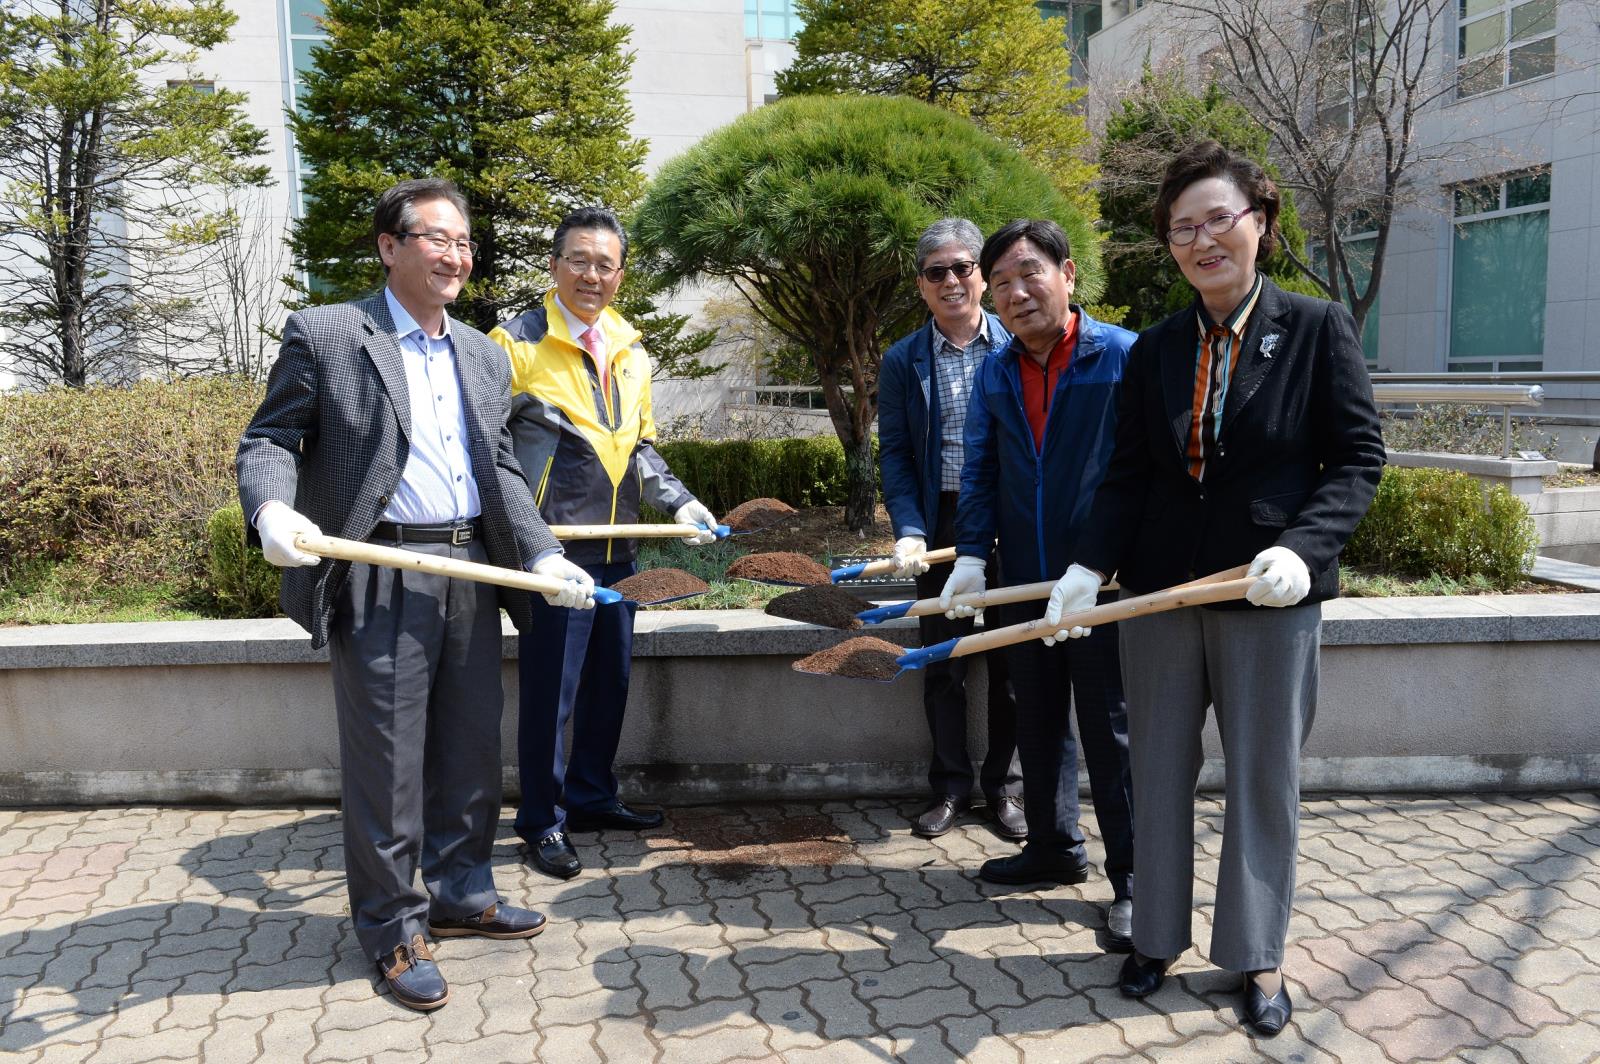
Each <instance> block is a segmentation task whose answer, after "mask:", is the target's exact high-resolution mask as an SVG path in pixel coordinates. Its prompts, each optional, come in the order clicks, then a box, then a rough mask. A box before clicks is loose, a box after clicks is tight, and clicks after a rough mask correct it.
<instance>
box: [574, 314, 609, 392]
mask: <svg viewBox="0 0 1600 1064" xmlns="http://www.w3.org/2000/svg"><path fill="white" fill-rule="evenodd" d="M579 339H581V340H582V341H583V347H584V350H586V351H588V352H589V357H590V358H592V359H594V368H595V372H596V373H598V374H599V375H600V391H601V393H602V394H605V395H609V394H610V392H611V386H610V384H609V382H608V380H607V373H606V369H607V367H606V348H605V344H603V343H601V341H600V330H599V329H596V328H595V327H594V326H592V325H591V326H589V327H588V328H587V329H585V330H583V335H582V336H581V337H579Z"/></svg>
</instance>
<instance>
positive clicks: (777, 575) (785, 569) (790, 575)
mask: <svg viewBox="0 0 1600 1064" xmlns="http://www.w3.org/2000/svg"><path fill="white" fill-rule="evenodd" d="M727 576H728V579H730V580H764V581H766V582H767V583H769V584H798V585H799V586H801V587H811V586H819V587H820V586H822V585H824V584H832V583H833V580H832V578H831V576H830V574H829V572H828V570H826V569H824V568H823V567H822V566H821V565H818V564H817V563H816V562H814V561H812V560H811V559H810V558H807V557H806V556H805V555H804V554H796V553H794V552H793V551H786V550H780V551H770V552H767V553H764V554H746V555H745V556H744V557H743V558H735V559H734V560H733V564H732V565H730V566H728V573H727Z"/></svg>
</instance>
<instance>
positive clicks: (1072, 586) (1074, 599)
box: [1044, 564, 1100, 647]
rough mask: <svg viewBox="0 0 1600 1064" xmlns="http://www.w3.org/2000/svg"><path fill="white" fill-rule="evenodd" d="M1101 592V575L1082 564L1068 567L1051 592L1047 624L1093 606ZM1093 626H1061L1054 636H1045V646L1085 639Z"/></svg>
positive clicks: (1059, 620) (1054, 625)
mask: <svg viewBox="0 0 1600 1064" xmlns="http://www.w3.org/2000/svg"><path fill="white" fill-rule="evenodd" d="M1099 593H1100V574H1099V573H1097V572H1095V571H1094V570H1093V569H1087V568H1085V567H1083V566H1081V565H1076V564H1074V565H1069V566H1067V572H1066V575H1064V576H1062V578H1061V579H1060V580H1057V581H1056V586H1055V587H1054V588H1052V589H1051V591H1050V606H1049V608H1048V609H1046V610H1045V611H1044V623H1045V624H1047V625H1049V626H1050V627H1052V628H1057V627H1059V626H1060V624H1061V618H1063V617H1065V616H1067V615H1068V614H1072V613H1080V612H1082V611H1083V610H1087V609H1093V608H1094V600H1095V596H1096V595H1098V594H1099ZM1090 631H1092V629H1089V628H1085V627H1083V626H1082V625H1079V626H1077V627H1075V628H1062V629H1061V630H1060V631H1058V632H1056V633H1055V634H1054V635H1047V636H1045V637H1044V645H1045V646H1047V647H1053V646H1055V645H1056V643H1058V642H1060V641H1061V640H1063V639H1082V638H1083V637H1084V636H1086V635H1088V634H1089V633H1090Z"/></svg>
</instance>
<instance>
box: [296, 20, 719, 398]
mask: <svg viewBox="0 0 1600 1064" xmlns="http://www.w3.org/2000/svg"><path fill="white" fill-rule="evenodd" d="M612 7H613V5H612V3H611V2H610V0H328V2H327V6H326V15H325V18H324V22H323V25H324V27H325V29H326V31H327V34H328V36H327V40H326V41H325V42H324V43H322V44H321V45H319V46H318V47H316V48H315V49H313V51H312V61H313V69H312V70H311V71H309V72H308V73H307V74H306V76H305V81H304V85H303V87H302V89H301V92H300V97H299V105H298V109H297V114H296V115H295V116H293V117H292V118H291V123H292V125H293V127H294V132H295V139H296V141H297V143H298V147H299V151H300V155H301V158H302V160H303V161H304V162H305V163H306V164H307V165H308V167H309V168H310V169H311V170H312V171H313V172H312V175H311V176H310V177H309V178H308V179H307V181H306V186H305V204H306V210H305V215H304V217H303V218H301V219H300V220H299V221H298V222H297V223H296V224H295V227H294V234H293V247H294V251H295V256H296V258H297V259H298V260H299V262H300V264H301V266H302V267H303V268H304V269H305V270H306V271H307V272H308V273H309V275H310V278H311V280H310V283H309V285H307V286H305V288H304V289H303V295H304V296H305V297H306V299H307V301H308V302H316V303H322V302H333V301H337V300H343V299H350V298H353V297H355V296H358V295H360V294H363V293H365V292H369V291H371V290H373V289H375V288H376V287H377V286H378V285H379V284H381V283H382V277H383V269H382V266H381V264H380V263H379V261H378V256H377V251H376V249H375V248H374V247H373V242H372V235H371V232H370V228H371V222H370V219H371V217H372V208H373V205H374V203H375V202H376V201H377V197H378V195H379V193H381V192H382V191H383V190H384V189H385V188H388V187H389V186H390V185H392V184H394V183H395V182H396V181H400V180H403V179H405V178H411V177H424V176H434V177H445V178H449V179H450V180H452V181H454V182H455V183H456V184H457V185H459V186H460V188H461V191H462V193H463V194H464V195H465V196H466V198H467V203H468V206H469V207H470V209H471V213H472V237H473V239H474V240H476V241H477V242H478V246H479V250H478V253H477V255H476V256H475V257H474V260H473V265H472V276H471V278H470V280H469V281H468V283H467V285H466V288H465V290H464V291H463V293H462V295H461V297H460V299H458V300H457V301H456V303H455V304H454V306H452V308H451V313H452V314H453V315H455V316H456V317H458V318H460V319H461V320H463V321H466V322H468V323H469V324H471V325H474V326H476V327H477V328H479V329H483V330H486V331H487V330H488V329H490V328H492V327H493V326H494V325H496V324H497V323H499V322H500V321H502V320H504V319H506V318H508V317H511V316H512V315H514V314H518V313H521V312H522V311H524V310H527V309H528V308H529V307H532V306H536V305H537V304H538V303H539V302H540V301H541V300H542V299H543V297H544V292H545V291H546V289H548V288H549V286H550V278H549V273H548V266H549V259H550V250H551V247H550V237H551V234H552V233H553V232H554V230H555V227H556V225H557V223H558V222H560V220H561V218H562V217H563V216H564V215H566V214H567V213H568V212H569V211H571V210H573V209H574V208H576V207H580V206H584V205H588V204H604V205H606V206H609V207H611V208H612V209H613V210H616V211H619V212H624V211H626V210H627V209H628V208H630V207H631V206H632V205H633V203H634V202H635V201H636V200H637V198H638V196H639V193H640V190H641V189H642V188H643V185H644V176H643V171H642V169H641V168H642V164H643V162H644V158H645V143H644V142H643V141H641V140H638V139H636V138H634V137H632V136H630V135H629V132H628V126H629V122H630V120H631V118H632V110H631V108H630V107H629V105H628V97H627V85H628V74H629V70H630V68H631V66H632V63H633V58H632V56H631V54H629V53H627V52H626V51H624V48H625V46H626V45H627V42H628V34H629V30H628V27H626V26H614V25H611V24H610V22H609V19H610V15H611V12H612ZM641 266H644V268H640V267H641ZM656 289H657V285H656V283H655V282H654V280H653V279H652V278H651V276H650V271H649V270H648V266H647V264H641V263H636V262H634V261H633V260H632V259H631V258H630V261H629V272H628V276H627V279H626V280H625V281H624V286H623V289H622V292H621V294H620V295H619V299H618V308H619V310H622V311H623V312H624V313H630V314H631V316H632V317H633V321H634V324H635V325H638V326H639V327H640V328H641V329H642V330H643V331H644V332H645V341H644V342H645V344H646V347H647V349H650V350H651V353H652V355H654V356H655V357H656V359H657V371H658V372H660V371H661V369H662V368H666V369H668V370H671V371H673V372H676V373H677V374H679V375H694V374H696V373H703V372H711V369H709V368H706V367H701V366H698V363H697V361H696V360H695V358H694V355H695V354H696V353H697V352H698V351H700V350H703V349H704V348H705V347H706V346H707V345H708V344H709V343H710V340H711V337H710V336H709V335H707V334H700V333H696V334H693V335H691V336H689V337H687V338H685V337H681V336H679V330H680V329H681V328H682V325H683V318H682V317H681V316H677V315H670V314H660V315H658V314H655V313H654V311H653V308H652V303H651V299H652V298H653V297H654V296H655V295H656Z"/></svg>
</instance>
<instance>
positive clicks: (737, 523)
mask: <svg viewBox="0 0 1600 1064" xmlns="http://www.w3.org/2000/svg"><path fill="white" fill-rule="evenodd" d="M798 512H799V511H798V510H796V509H795V508H794V507H793V506H790V505H789V504H788V503H786V502H784V501H783V500H782V499H751V500H750V501H748V502H742V503H740V504H739V505H738V506H735V507H734V508H733V509H731V510H729V511H728V512H727V513H725V514H723V515H722V523H723V524H725V525H727V526H728V527H729V528H731V529H733V530H734V531H735V532H751V531H754V530H756V529H761V528H766V527H767V526H769V525H772V524H775V523H776V522H778V521H780V520H782V519H783V518H785V517H793V516H794V515H795V514H796V513H798Z"/></svg>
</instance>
